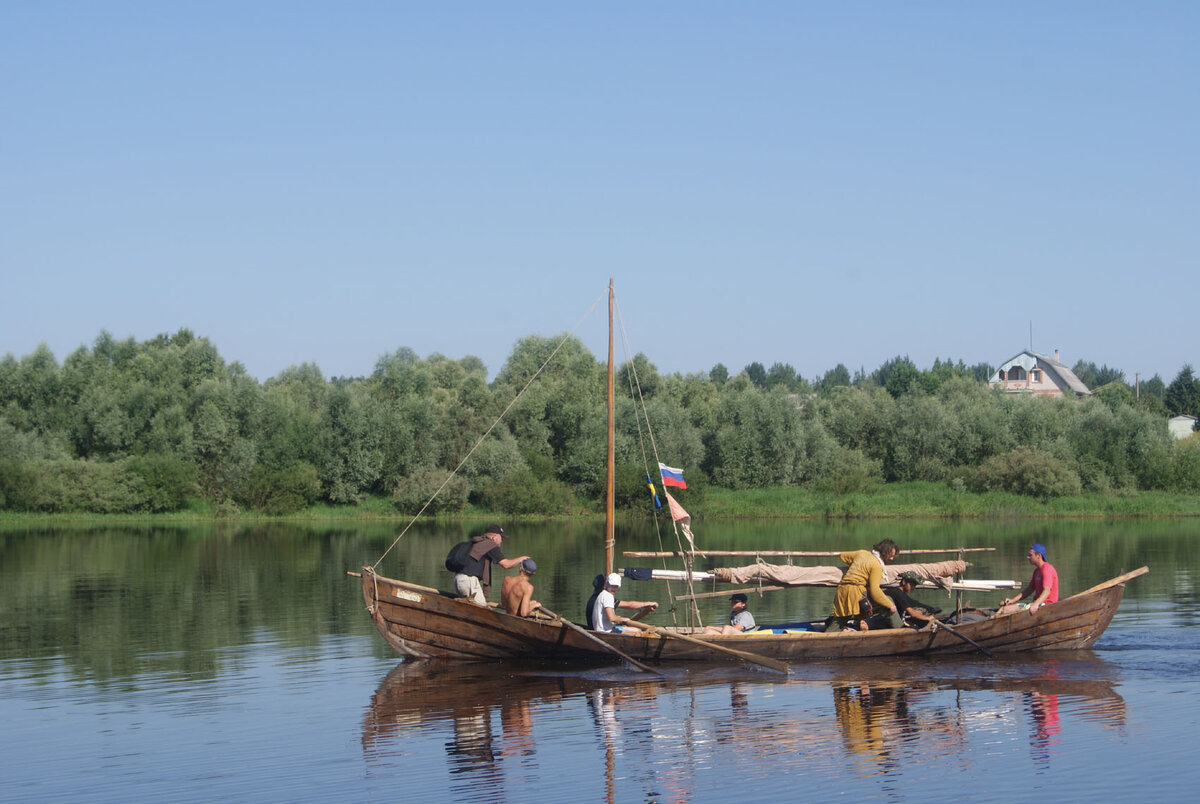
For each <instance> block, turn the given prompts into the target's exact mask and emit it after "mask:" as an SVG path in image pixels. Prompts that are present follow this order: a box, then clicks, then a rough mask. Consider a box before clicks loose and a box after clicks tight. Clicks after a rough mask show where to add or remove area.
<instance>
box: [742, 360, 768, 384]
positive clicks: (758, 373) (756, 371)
mask: <svg viewBox="0 0 1200 804" xmlns="http://www.w3.org/2000/svg"><path fill="white" fill-rule="evenodd" d="M745 372H746V376H747V377H749V378H750V382H752V383H753V384H754V387H756V388H766V387H767V369H766V368H765V367H764V366H763V364H762V363H759V362H758V361H757V360H756V361H754V362H753V363H751V364H750V365H748V366H746V368H745Z"/></svg>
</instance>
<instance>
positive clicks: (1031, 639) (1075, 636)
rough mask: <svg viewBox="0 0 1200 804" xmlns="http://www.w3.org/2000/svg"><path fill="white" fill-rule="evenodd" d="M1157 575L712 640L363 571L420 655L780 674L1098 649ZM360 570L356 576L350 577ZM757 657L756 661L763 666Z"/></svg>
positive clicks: (405, 652) (386, 634) (379, 604)
mask: <svg viewBox="0 0 1200 804" xmlns="http://www.w3.org/2000/svg"><path fill="white" fill-rule="evenodd" d="M613 298H614V297H613V290H612V283H611V281H610V282H609V351H608V494H607V508H606V518H605V522H606V542H605V561H606V572H611V571H612V569H613V553H614V544H615V540H614V538H613V531H614V527H613V507H612V500H613V476H614V471H613V421H614V417H613V354H612V320H613ZM1148 571H1149V570H1148V569H1147V568H1146V567H1141V568H1140V569H1137V570H1134V571H1132V572H1128V573H1125V574H1123V575H1120V576H1118V577H1116V578H1113V579H1111V580H1108V581H1105V582H1104V583H1101V584H1098V585H1097V586H1094V587H1092V588H1091V589H1088V590H1087V591H1084V592H1080V593H1079V594H1076V595H1072V596H1071V597H1068V598H1065V599H1063V600H1060V601H1058V602H1057V603H1054V604H1051V605H1048V606H1044V607H1042V608H1041V609H1040V610H1039V611H1038V613H1037V614H1036V615H1031V614H1029V613H1028V612H1024V611H1022V612H1017V613H1013V614H1004V615H999V616H994V617H989V618H987V619H983V620H980V621H977V622H969V623H962V624H960V625H954V626H949V625H947V626H946V627H941V628H935V629H934V630H921V631H915V630H911V629H897V630H881V631H869V632H839V633H832V634H826V633H823V632H821V631H817V630H812V629H813V628H814V626H815V624H813V623H807V624H804V623H801V624H797V625H796V626H794V627H784V628H770V627H767V628H762V629H760V630H758V631H755V632H752V633H749V634H738V635H728V636H727V635H706V634H703V633H700V631H701V630H702V629H692V628H686V627H656V628H653V629H652V630H650V631H641V630H636V631H626V632H624V633H593V632H582V629H581V628H580V627H579V626H577V625H574V624H565V623H564V622H563V621H562V620H560V619H553V618H546V619H529V618H522V617H513V616H510V615H508V614H506V613H505V612H504V611H503V610H502V609H499V608H495V607H490V606H489V607H485V606H479V605H476V604H475V603H471V602H468V601H466V600H461V599H457V598H456V597H454V596H453V595H452V594H451V593H449V592H443V591H439V590H437V589H433V588H430V587H426V586H420V585H417V584H412V583H408V582H406V581H402V580H397V579H394V578H386V577H384V576H381V575H379V574H377V573H376V572H375V571H374V569H373V568H372V567H364V568H363V571H362V573H361V577H362V595H363V601H364V603H365V604H366V607H367V611H368V612H369V613H370V615H371V618H372V620H373V621H374V622H375V627H376V628H377V629H378V630H379V633H380V634H381V635H382V636H383V638H384V640H386V641H387V643H388V644H389V645H391V646H392V648H394V649H395V650H396V651H397V652H398V653H400V654H401V655H402V656H406V657H410V658H414V659H455V660H463V661H492V660H497V659H548V660H558V659H561V660H572V661H577V660H582V659H591V660H605V661H613V660H614V659H616V658H617V657H620V656H622V655H624V656H627V657H632V658H633V659H635V660H637V661H639V662H642V663H645V662H651V663H653V662H674V661H708V662H711V661H714V660H715V661H721V660H726V661H730V660H736V661H743V662H750V663H759V664H764V665H767V666H770V667H773V668H775V669H780V668H783V665H784V664H786V663H788V662H796V661H805V660H810V659H843V658H866V657H874V656H906V655H928V654H962V653H971V652H974V651H983V652H985V653H989V654H991V653H1019V652H1025V651H1043V650H1075V649H1081V648H1089V647H1091V646H1092V645H1093V644H1095V642H1096V640H1097V639H1099V638H1100V635H1101V634H1103V633H1104V629H1105V628H1107V627H1108V624H1109V622H1111V621H1112V618H1113V615H1114V614H1115V613H1116V610H1117V606H1118V605H1119V604H1120V602H1121V595H1122V591H1123V589H1124V583H1125V582H1126V581H1128V580H1131V579H1132V578H1136V577H1138V576H1139V575H1142V574H1144V573H1146V572H1148ZM351 574H358V573H351ZM756 660H757V661H756Z"/></svg>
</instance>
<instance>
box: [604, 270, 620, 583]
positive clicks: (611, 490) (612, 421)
mask: <svg viewBox="0 0 1200 804" xmlns="http://www.w3.org/2000/svg"><path fill="white" fill-rule="evenodd" d="M613 299H614V296H613V281H612V278H609V280H608V467H607V475H606V477H607V480H606V485H605V494H604V574H605V575H608V574H610V573H611V572H612V571H613V554H614V553H615V552H616V548H617V539H616V526H615V519H614V516H613V496H614V494H615V489H616V482H615V479H614V478H615V476H616V458H615V453H616V439H615V437H614V430H615V426H616V416H615V414H614V405H613Z"/></svg>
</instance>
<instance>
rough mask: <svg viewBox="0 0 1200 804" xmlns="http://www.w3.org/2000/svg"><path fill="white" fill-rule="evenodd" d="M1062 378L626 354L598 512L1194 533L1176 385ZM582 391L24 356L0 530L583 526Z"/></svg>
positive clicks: (10, 415) (12, 413) (1183, 385)
mask: <svg viewBox="0 0 1200 804" xmlns="http://www.w3.org/2000/svg"><path fill="white" fill-rule="evenodd" d="M555 349H557V354H556V355H555V359H554V361H552V362H551V364H550V365H548V366H547V368H546V369H545V370H543V371H542V373H541V375H540V376H539V377H538V379H537V381H536V382H534V383H532V384H529V385H528V388H527V389H526V390H524V391H523V392H522V389H525V388H526V385H527V384H528V382H529V380H530V378H531V377H533V375H534V374H535V373H536V372H537V371H538V369H539V367H541V366H542V365H543V364H544V363H545V362H546V359H547V358H548V357H549V356H550V355H551V353H552V352H554V351H555ZM1075 372H1076V373H1077V374H1078V375H1079V376H1080V377H1081V378H1083V379H1084V381H1085V382H1089V381H1090V382H1092V383H1096V382H1099V381H1101V380H1103V381H1104V382H1103V384H1102V385H1100V386H1099V387H1097V388H1096V391H1095V394H1094V395H1093V396H1091V397H1088V398H1083V399H1071V398H1060V399H1048V398H1034V397H1029V396H1013V395H1006V394H1003V393H1000V392H997V391H994V390H991V389H990V388H989V387H988V386H987V384H986V382H985V380H986V377H987V376H988V375H989V374H990V373H991V367H990V366H987V365H984V364H980V365H976V366H972V367H967V366H965V365H964V364H963V363H962V362H961V361H960V362H958V363H954V362H950V361H947V362H942V361H940V360H939V361H936V362H935V365H934V366H933V367H932V368H930V369H926V370H921V369H918V368H917V367H916V366H914V365H913V364H912V363H911V361H909V360H907V358H901V357H897V358H895V359H893V360H890V361H888V362H887V363H886V364H884V365H883V366H881V367H879V368H878V369H877V370H876V371H874V372H872V373H871V374H866V373H865V372H861V371H860V372H859V373H858V374H857V375H856V376H853V377H852V376H851V375H850V372H849V371H848V370H847V369H846V368H845V367H844V366H842V365H838V366H836V367H834V368H833V369H830V371H829V372H827V373H826V374H825V375H824V376H823V377H820V378H816V379H815V380H814V381H812V382H808V381H806V380H804V379H803V378H801V377H799V376H797V375H796V373H795V371H794V370H792V369H791V368H790V367H788V366H783V365H779V364H776V365H775V366H772V367H771V368H770V369H766V368H764V367H763V366H761V365H760V364H757V363H754V364H751V365H749V366H747V367H746V369H745V370H743V371H741V372H739V373H737V374H733V375H731V374H730V372H729V371H728V370H727V369H725V368H724V367H723V366H720V365H718V366H716V367H714V368H713V369H712V370H711V371H710V372H708V373H707V374H689V375H679V374H674V375H667V376H663V375H660V374H659V373H658V372H657V370H656V369H655V367H654V366H653V365H652V364H651V362H650V361H649V359H648V358H647V357H646V356H645V355H642V354H639V355H637V356H635V357H634V358H633V360H632V361H630V362H629V363H627V364H625V365H624V366H622V367H621V368H620V370H619V372H618V387H621V388H627V389H628V388H640V391H641V396H642V398H643V399H644V400H645V407H644V409H643V408H640V407H639V408H635V406H634V405H633V403H632V401H631V400H630V399H624V400H619V401H618V406H617V463H618V488H617V501H616V502H617V505H618V507H619V508H620V509H622V510H624V511H628V512H629V513H630V515H635V516H638V515H643V514H642V512H646V511H648V510H649V506H650V497H649V492H648V489H647V480H648V478H647V469H646V467H647V465H648V466H651V467H653V466H655V464H656V463H657V462H658V461H659V460H661V461H663V462H664V463H667V464H670V465H672V466H678V467H683V468H684V471H685V476H686V478H687V482H688V490H687V491H686V492H682V493H681V494H680V495H679V497H680V498H681V501H682V502H683V503H684V504H685V506H692V507H696V508H697V509H698V510H699V508H700V506H703V510H704V511H705V515H708V516H750V515H754V516H763V515H767V516H782V515H788V516H827V517H829V516H832V517H842V516H845V517H853V516H924V515H930V516H990V515H1007V514H1013V515H1060V516H1061V515H1081V514H1112V515H1179V514H1195V513H1197V511H1196V510H1193V509H1195V508H1197V506H1195V505H1194V504H1193V503H1192V502H1191V500H1192V499H1193V498H1194V496H1195V495H1196V494H1197V492H1200V439H1195V438H1191V439H1186V440H1183V441H1175V440H1173V439H1172V438H1171V437H1170V436H1169V435H1168V432H1167V426H1166V419H1167V417H1168V416H1169V415H1171V414H1175V413H1190V414H1192V415H1195V414H1196V413H1197V412H1198V410H1197V409H1198V408H1200V401H1198V400H1200V382H1198V381H1197V380H1196V379H1195V378H1194V377H1193V375H1192V370H1191V368H1190V367H1188V366H1185V367H1184V368H1183V369H1182V370H1181V371H1180V373H1179V376H1177V377H1176V378H1175V380H1174V381H1173V382H1172V383H1171V384H1170V385H1166V384H1164V383H1163V382H1162V381H1161V379H1159V378H1157V377H1155V378H1153V379H1152V380H1151V381H1149V382H1147V383H1143V384H1142V385H1141V387H1140V388H1139V389H1137V392H1136V394H1135V392H1134V390H1133V389H1130V388H1129V387H1128V386H1127V385H1125V384H1124V381H1123V375H1122V374H1121V372H1119V371H1117V370H1114V369H1109V368H1108V367H1107V366H1105V367H1103V368H1097V367H1096V366H1095V365H1094V364H1091V363H1085V362H1081V363H1079V364H1077V365H1076V367H1075ZM604 387H605V367H604V365H603V364H602V363H600V362H599V361H597V360H596V358H595V357H594V356H593V355H592V354H591V353H590V352H588V350H587V349H586V348H585V347H584V346H583V345H582V343H580V342H579V341H577V340H576V339H574V338H569V337H568V338H565V339H562V338H555V339H549V338H543V337H540V336H530V337H527V338H525V339H523V340H521V341H519V342H518V343H517V344H516V346H515V347H514V349H513V352H512V353H511V355H510V356H509V358H508V360H507V361H506V363H505V365H504V366H503V367H502V368H501V369H500V371H499V372H498V373H497V375H496V378H495V379H494V380H493V381H491V382H488V380H487V372H486V369H485V367H484V366H483V364H482V362H480V361H479V360H478V359H476V358H471V357H468V358H464V359H461V360H452V359H449V358H445V357H443V356H440V355H436V354H435V355H431V356H430V357H428V358H425V359H422V358H419V357H418V356H417V355H416V354H415V353H413V352H412V351H411V350H408V349H400V350H398V351H396V352H394V353H391V354H386V355H384V356H382V357H381V358H380V359H379V360H378V362H377V364H376V367H375V370H374V372H372V374H371V375H370V376H368V377H360V378H332V379H326V378H325V377H324V376H323V375H322V374H321V371H320V369H319V368H318V367H316V366H315V365H311V364H304V365H300V366H296V367H293V368H289V369H287V370H285V371H284V372H282V373H280V374H279V375H278V376H276V377H273V378H271V379H269V380H267V381H266V382H263V383H259V382H258V381H257V380H255V379H254V378H252V377H249V376H248V375H247V374H246V373H245V371H244V369H243V368H242V367H241V365H240V364H238V363H236V362H234V363H226V362H225V360H224V359H222V358H221V356H220V355H219V353H218V351H217V349H216V348H215V346H214V345H213V344H211V343H210V342H209V341H207V340H206V339H204V338H200V337H196V336H195V335H193V334H192V333H191V332H189V331H187V330H181V331H180V332H178V333H176V334H175V335H173V336H166V335H162V336H159V337H157V338H154V339H152V340H150V341H146V342H141V343H139V342H136V341H134V340H133V339H128V340H124V341H118V340H115V339H113V338H112V337H111V336H109V335H108V334H107V333H102V334H101V335H100V337H99V338H97V340H96V342H95V343H94V344H93V346H92V347H90V348H87V347H81V348H80V349H78V350H76V351H75V352H73V353H72V354H71V355H69V356H68V357H67V358H66V359H65V360H64V361H63V363H62V364H61V365H60V364H59V363H58V362H57V360H56V359H55V358H54V356H53V355H52V354H51V353H50V352H49V350H48V349H46V348H45V347H42V348H39V349H38V350H36V351H35V352H33V353H32V354H30V355H27V356H25V357H23V358H20V359H17V358H15V357H13V356H12V355H7V356H5V357H4V358H3V360H0V511H4V512H10V513H24V514H30V513H32V514H60V515H61V514H77V515H87V514H114V515H115V514H126V515H137V514H146V513H152V514H168V515H172V516H177V517H182V518H187V517H203V516H231V515H233V516H236V515H266V516H278V515H293V516H295V515H299V516H305V517H322V516H329V517H346V516H352V517H353V516H365V517H388V516H411V515H414V514H417V513H418V512H423V513H424V514H425V515H431V516H471V515H472V514H479V515H483V514H484V512H487V514H488V515H492V514H494V513H503V514H504V515H506V516H533V515H550V516H588V515H594V514H595V513H596V512H598V511H600V510H602V509H601V506H600V504H599V502H598V501H599V500H600V499H601V497H602V494H603V485H604V465H605V461H604V441H605V439H604V430H605V415H604ZM519 393H520V395H519V396H518V394H519ZM514 400H515V401H514ZM506 409H507V412H506V413H505V415H504V416H503V418H500V416H501V413H502V412H504V411H506ZM498 418H499V419H500V420H499V423H498V424H495V426H494V427H492V425H493V423H495V422H497V419H498ZM647 421H648V422H649V423H650V425H651V428H650V429H652V431H653V440H651V438H650V429H648V428H647V424H646V423H647ZM489 427H492V429H491V430H490V432H489V433H488V436H487V437H486V438H485V439H483V440H482V441H481V442H480V441H479V437H480V434H482V433H484V432H488V428H489ZM655 450H657V452H655ZM650 474H651V476H652V477H651V478H650V479H652V480H654V481H656V482H657V476H656V472H655V470H653V469H651V470H650ZM659 491H660V494H661V487H660V489H659Z"/></svg>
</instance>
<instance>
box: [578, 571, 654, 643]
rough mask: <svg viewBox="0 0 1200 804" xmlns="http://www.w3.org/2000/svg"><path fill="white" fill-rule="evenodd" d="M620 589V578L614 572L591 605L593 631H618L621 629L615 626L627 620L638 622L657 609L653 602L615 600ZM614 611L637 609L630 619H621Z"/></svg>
mask: <svg viewBox="0 0 1200 804" xmlns="http://www.w3.org/2000/svg"><path fill="white" fill-rule="evenodd" d="M620 589H621V576H620V575H618V574H617V573H615V572H614V573H612V574H610V575H609V576H608V577H607V578H606V579H605V583H604V590H603V591H602V592H600V594H598V595H596V602H595V603H594V604H592V623H593V625H594V627H595V630H597V631H601V632H603V633H609V632H610V631H620V630H621V629H620V628H618V627H617V626H619V625H620V624H621V623H624V622H626V621H628V620H640V619H642V617H645V616H646V615H647V614H649V613H650V612H652V611H654V610H655V609H657V608H658V604H657V603H655V602H654V601H643V600H617V599H616V593H617V592H618V591H620ZM616 609H639V611H638V613H637V614H635V615H633V616H632V617H622V616H621V615H619V614H617V612H616Z"/></svg>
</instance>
